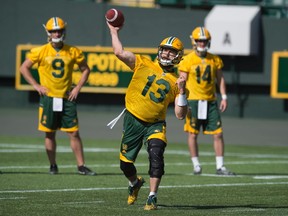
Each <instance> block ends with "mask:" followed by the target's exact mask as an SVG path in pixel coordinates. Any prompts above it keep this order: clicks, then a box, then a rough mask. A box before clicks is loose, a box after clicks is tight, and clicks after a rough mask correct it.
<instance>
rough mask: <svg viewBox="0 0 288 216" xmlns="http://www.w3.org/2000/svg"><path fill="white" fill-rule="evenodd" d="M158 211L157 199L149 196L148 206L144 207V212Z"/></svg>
mask: <svg viewBox="0 0 288 216" xmlns="http://www.w3.org/2000/svg"><path fill="white" fill-rule="evenodd" d="M156 209H157V197H156V196H154V195H152V196H149V197H148V199H147V201H146V205H145V206H144V210H156Z"/></svg>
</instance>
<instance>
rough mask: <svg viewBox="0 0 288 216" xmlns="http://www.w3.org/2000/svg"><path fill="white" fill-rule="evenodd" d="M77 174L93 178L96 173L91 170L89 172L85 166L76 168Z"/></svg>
mask: <svg viewBox="0 0 288 216" xmlns="http://www.w3.org/2000/svg"><path fill="white" fill-rule="evenodd" d="M78 173H79V174H80V175H90V176H95V175H96V173H95V172H93V171H92V170H90V169H89V168H88V167H86V166H79V167H78Z"/></svg>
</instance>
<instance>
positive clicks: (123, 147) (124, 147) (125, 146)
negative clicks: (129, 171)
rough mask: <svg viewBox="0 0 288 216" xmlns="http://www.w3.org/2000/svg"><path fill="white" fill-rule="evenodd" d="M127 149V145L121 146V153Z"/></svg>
mask: <svg viewBox="0 0 288 216" xmlns="http://www.w3.org/2000/svg"><path fill="white" fill-rule="evenodd" d="M127 149H128V145H127V144H122V152H123V151H125V152H126V151H127Z"/></svg>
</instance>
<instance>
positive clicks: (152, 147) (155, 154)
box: [148, 139, 166, 178]
mask: <svg viewBox="0 0 288 216" xmlns="http://www.w3.org/2000/svg"><path fill="white" fill-rule="evenodd" d="M165 147H166V143H165V142H163V141H162V140H160V139H151V140H149V142H148V154H149V162H150V166H149V175H150V177H152V178H161V177H162V176H163V175H164V173H165V171H164V151H165Z"/></svg>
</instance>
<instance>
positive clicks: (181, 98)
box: [177, 94, 187, 106]
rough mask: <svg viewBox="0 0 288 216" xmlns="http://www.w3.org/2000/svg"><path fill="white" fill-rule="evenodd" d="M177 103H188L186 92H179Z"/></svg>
mask: <svg viewBox="0 0 288 216" xmlns="http://www.w3.org/2000/svg"><path fill="white" fill-rule="evenodd" d="M177 105H178V106H186V105H187V99H186V94H179V96H178V101H177Z"/></svg>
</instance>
